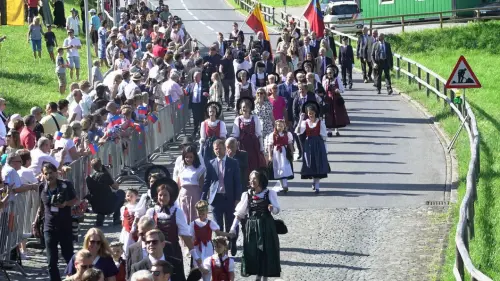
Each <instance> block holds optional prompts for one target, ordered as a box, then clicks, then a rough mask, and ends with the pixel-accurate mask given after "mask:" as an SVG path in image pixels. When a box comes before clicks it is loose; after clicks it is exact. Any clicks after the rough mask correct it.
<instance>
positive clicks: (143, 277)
mask: <svg viewBox="0 0 500 281" xmlns="http://www.w3.org/2000/svg"><path fill="white" fill-rule="evenodd" d="M130 281H154V279H153V274H151V272H149V270H139V271H137V272H136V273H134V274H132V277H131V278H130Z"/></svg>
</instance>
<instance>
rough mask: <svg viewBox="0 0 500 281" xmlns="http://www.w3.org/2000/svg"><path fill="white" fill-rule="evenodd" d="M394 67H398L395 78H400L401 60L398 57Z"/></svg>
mask: <svg viewBox="0 0 500 281" xmlns="http://www.w3.org/2000/svg"><path fill="white" fill-rule="evenodd" d="M396 66H397V67H398V70H397V71H396V78H398V79H399V78H400V77H401V59H400V58H399V57H396Z"/></svg>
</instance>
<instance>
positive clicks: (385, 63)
mask: <svg viewBox="0 0 500 281" xmlns="http://www.w3.org/2000/svg"><path fill="white" fill-rule="evenodd" d="M384 37H385V36H384V34H383V33H380V35H379V36H378V42H377V43H375V45H374V46H373V51H372V54H371V55H372V61H373V68H374V69H375V71H376V72H377V75H376V77H377V81H376V86H377V94H380V93H381V92H380V90H381V88H382V72H383V73H384V76H385V84H386V86H387V92H388V94H389V95H391V94H392V85H391V73H390V70H391V69H392V68H393V66H394V64H393V60H392V49H391V44H389V43H388V42H385V40H384Z"/></svg>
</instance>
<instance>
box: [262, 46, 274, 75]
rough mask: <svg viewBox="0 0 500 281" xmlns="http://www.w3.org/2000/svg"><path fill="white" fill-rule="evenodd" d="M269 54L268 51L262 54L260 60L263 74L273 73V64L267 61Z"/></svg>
mask: <svg viewBox="0 0 500 281" xmlns="http://www.w3.org/2000/svg"><path fill="white" fill-rule="evenodd" d="M270 55H271V54H270V53H269V52H268V51H264V52H262V55H261V58H262V62H263V63H264V73H266V74H270V73H273V72H274V63H273V62H272V61H271V60H270V59H269V56H270Z"/></svg>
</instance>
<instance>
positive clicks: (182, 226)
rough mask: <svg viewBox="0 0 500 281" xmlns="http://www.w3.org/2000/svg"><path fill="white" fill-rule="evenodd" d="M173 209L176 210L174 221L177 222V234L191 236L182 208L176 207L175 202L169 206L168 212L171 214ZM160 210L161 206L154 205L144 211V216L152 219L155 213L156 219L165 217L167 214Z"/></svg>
mask: <svg viewBox="0 0 500 281" xmlns="http://www.w3.org/2000/svg"><path fill="white" fill-rule="evenodd" d="M175 209H177V211H176V212H175V222H176V224H177V228H178V233H179V236H191V229H190V228H189V225H188V223H187V221H186V216H185V215H184V212H183V211H182V209H180V208H179V207H178V205H177V203H175V204H174V206H172V207H170V214H173V213H174V211H175ZM160 210H161V207H160V206H158V205H156V206H154V207H153V208H149V209H148V210H147V211H146V216H148V217H150V218H152V219H153V218H154V215H155V213H156V215H157V216H158V219H166V218H167V214H165V213H163V212H160Z"/></svg>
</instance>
